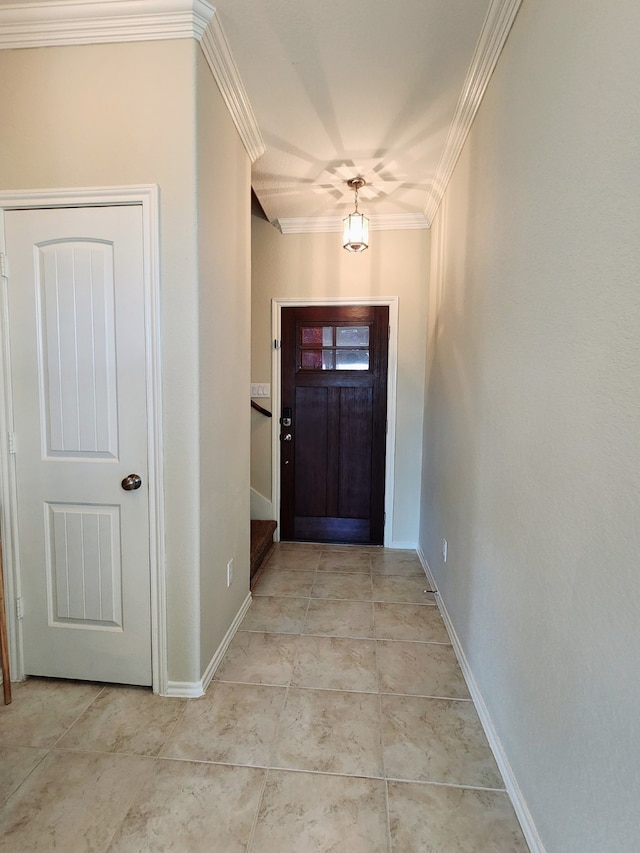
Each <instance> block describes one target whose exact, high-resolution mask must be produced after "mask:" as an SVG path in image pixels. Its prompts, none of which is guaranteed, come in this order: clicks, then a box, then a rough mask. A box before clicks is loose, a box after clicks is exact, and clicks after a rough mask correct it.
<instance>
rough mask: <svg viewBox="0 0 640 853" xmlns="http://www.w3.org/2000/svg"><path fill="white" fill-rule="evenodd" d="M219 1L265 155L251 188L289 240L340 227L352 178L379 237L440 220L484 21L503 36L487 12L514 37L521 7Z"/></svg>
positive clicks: (353, 0)
mask: <svg viewBox="0 0 640 853" xmlns="http://www.w3.org/2000/svg"><path fill="white" fill-rule="evenodd" d="M213 2H214V4H215V9H216V15H217V16H218V18H219V22H220V25H221V27H222V30H223V31H224V34H225V36H226V39H227V41H228V44H229V48H230V51H231V54H232V56H233V59H234V60H235V63H236V65H237V69H238V74H239V77H240V79H241V81H242V84H243V85H244V88H245V89H246V94H247V97H248V101H249V103H250V106H251V108H252V110H253V113H254V115H255V119H256V122H257V126H258V128H259V132H260V135H261V136H262V140H263V142H264V147H265V149H266V150H265V152H264V154H262V155H261V156H260V157H259V158H258V159H257V160H256V162H255V163H254V164H253V169H252V184H253V189H254V192H255V193H256V195H257V197H258V199H259V201H260V204H261V205H262V207H263V209H264V211H265V213H266V215H267V217H268V219H269V220H271V221H272V222H275V223H276V224H278V225H279V226H280V227H281V230H285V231H304V230H334V228H335V227H339V219H341V218H342V217H343V216H346V215H347V213H349V212H350V211H351V210H353V202H354V194H353V190H351V189H349V188H348V187H347V185H346V181H347V180H348V179H349V178H352V177H356V176H362V177H364V178H365V180H366V182H367V183H366V186H365V187H364V188H363V189H362V190H361V191H360V194H359V202H360V204H359V207H360V210H361V212H362V213H365V214H366V215H367V216H371V217H372V227H374V228H375V227H376V223H377V225H378V227H426V226H427V225H428V224H430V223H429V219H430V216H429V208H430V207H431V208H433V206H434V203H435V202H437V201H439V198H437V199H434V194H435V195H437V193H435V190H436V189H437V184H438V182H440V183H442V175H440V174H439V166H440V167H441V166H442V164H443V161H445V160H446V159H447V158H446V156H445V155H447V153H448V155H449V158H451V156H455V157H457V154H458V153H459V149H458V150H457V151H456V152H454V154H453V155H452V153H451V152H450V151H449V152H448V151H447V145H448V144H449V147H450V145H451V136H454V135H455V133H452V131H455V129H456V128H455V126H454V124H455V123H454V118H456V110H457V108H459V107H460V106H461V99H464V95H465V86H466V84H468V83H469V81H470V79H472V78H473V74H474V73H475V74H476V76H477V75H478V68H477V67H476V68H475V72H474V67H473V63H474V59H475V61H476V65H477V63H478V57H477V53H478V52H477V51H476V47H477V46H478V44H479V40H480V37H481V34H482V33H483V25H485V22H489V23H490V24H492V32H491V33H490V35H495V25H496V22H495V20H494V21H493V22H492V21H491V20H490V19H491V15H488V13H489V12H490V10H491V9H492V8H493V12H494V15H493V17H494V19H498V22H499V24H498V25H499V26H502V27H503V28H504V25H505V22H504V20H502V18H503V17H504V8H505V6H509V7H513V5H514V4H513V3H505V2H504V0H503V2H496V0H493V2H490V0H393V2H392V0H322V2H317V0H261V2H256V0H213ZM496 7H498V8H497V11H496ZM509 24H510V21H509ZM486 30H487V27H486V26H485V27H484V31H486ZM507 31H508V30H507ZM486 37H487V34H486V32H485V39H486ZM505 37H506V34H505ZM501 47H502V43H501V44H500V48H501ZM496 59H497V56H496ZM494 64H495V62H494ZM492 68H493V66H492V67H491V69H490V70H492ZM481 71H482V69H481ZM484 73H485V75H486V70H485V72H484ZM489 73H490V72H489ZM485 82H486V81H485ZM458 111H459V110H458ZM457 118H458V120H459V118H460V117H459V116H457ZM465 135H466V133H465ZM440 171H441V170H440ZM436 206H437V204H436ZM433 212H435V211H433ZM318 218H320V219H318ZM322 218H325V219H324V226H326V227H323V226H322V225H319V224H318V223H319V222H321V221H323V220H322ZM331 219H333V220H335V221H330V220H331ZM314 220H316V221H314ZM394 223H395V226H394Z"/></svg>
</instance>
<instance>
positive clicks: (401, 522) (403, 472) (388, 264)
mask: <svg viewBox="0 0 640 853" xmlns="http://www.w3.org/2000/svg"><path fill="white" fill-rule="evenodd" d="M252 245H253V254H252V265H253V270H252V277H253V292H252V357H251V359H252V360H251V381H252V382H273V378H272V376H271V354H272V345H273V337H274V335H273V334H272V330H271V300H272V299H274V298H277V297H279V298H295V299H305V298H306V299H310V298H332V297H336V298H337V297H361V296H366V297H382V296H398V297H399V332H398V338H399V341H398V390H397V432H396V447H395V460H396V475H395V506H394V519H393V531H394V533H393V538H394V542H395V543H399V544H405V545H407V546H410V545H414V546H415V543H416V542H417V537H418V516H419V501H420V460H421V455H422V449H421V435H422V416H423V394H424V352H425V342H426V337H425V336H426V306H427V286H426V278H427V275H428V266H429V233H428V232H427V231H421V230H416V231H374V232H373V233H372V234H371V245H370V247H369V249H367V251H366V252H363V253H362V254H350V253H349V252H345V250H344V249H343V248H342V245H341V235H340V234H287V235H282V234H280V233H279V232H278V231H276V229H275V228H274V227H273V226H272V225H270V224H269V223H268V222H265V221H264V219H260V218H259V217H257V216H253V217H252ZM265 404H266V406H267V407H268V406H269V405H270V401H268V400H267V401H265ZM274 414H275V415H276V416H277V413H274ZM251 439H252V440H251V471H252V474H251V477H252V481H251V484H252V486H253V488H254V489H256V490H257V491H258V492H260V493H261V494H263V495H264V496H265V497H267V498H269V499H270V498H271V424H270V422H269V421H267V419H266V418H264V417H263V416H261V415H258V414H257V413H252V437H251ZM390 451H391V452H392V451H393V448H388V452H390ZM388 544H392V543H388Z"/></svg>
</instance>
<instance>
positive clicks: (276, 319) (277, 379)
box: [271, 296, 398, 547]
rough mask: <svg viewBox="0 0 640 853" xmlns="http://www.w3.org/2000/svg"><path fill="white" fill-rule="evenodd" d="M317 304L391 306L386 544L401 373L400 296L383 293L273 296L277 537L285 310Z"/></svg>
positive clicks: (390, 537) (387, 540) (390, 539)
mask: <svg viewBox="0 0 640 853" xmlns="http://www.w3.org/2000/svg"><path fill="white" fill-rule="evenodd" d="M314 305H339V306H348V305H354V306H357V305H372V306H377V305H387V306H388V307H389V354H388V364H387V448H386V454H385V490H384V512H385V522H384V544H385V546H386V547H390V545H391V543H392V542H393V497H394V489H395V461H396V460H395V457H396V388H397V376H398V297H397V296H382V297H378V298H372V297H368V296H356V297H346V296H336V297H333V298H332V297H323V298H321V299H293V298H291V299H284V298H282V299H272V300H271V329H272V333H273V339H274V346H273V352H272V358H271V384H272V387H271V405H272V409H273V420H272V427H271V500H272V503H273V512H274V517H275V520H276V521H277V523H278V527H277V529H276V532H275V536H274V538H275V539H276V541H279V540H280V491H281V489H280V410H281V406H282V402H281V401H282V387H281V384H282V375H281V374H282V350H281V349H280V343H281V341H282V334H281V330H282V309H283V308H309V307H312V306H314Z"/></svg>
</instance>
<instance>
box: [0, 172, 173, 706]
mask: <svg viewBox="0 0 640 853" xmlns="http://www.w3.org/2000/svg"><path fill="white" fill-rule="evenodd" d="M118 205H138V206H141V208H142V241H143V256H144V273H143V276H144V281H143V287H144V297H145V298H144V302H145V328H144V330H143V331H144V338H145V351H146V367H147V377H146V378H147V447H148V451H147V455H148V466H149V548H150V551H149V564H150V565H149V570H150V584H151V672H152V686H153V692H154V693H161V694H166V692H167V686H168V670H167V633H166V622H167V620H166V566H165V549H164V506H163V494H164V489H163V483H162V480H163V466H162V381H161V372H160V370H161V358H160V355H161V353H160V264H159V243H160V230H159V191H158V186H157V185H155V184H145V185H140V186H137V185H136V186H120V187H96V188H87V189H76V188H74V189H50V190H49V189H46V190H24V191H20V190H16V191H6V192H0V256H1V257H2V259H3V261H5V259H6V244H5V229H4V214H5V211H7V210H29V209H37V208H55V207H60V208H65V207H114V206H118ZM9 260H10V259H9ZM10 273H11V271H10V270H7V264H6V262H3V263H2V265H1V266H0V282H1V288H2V290H1V292H0V377H1V378H2V383H3V390H2V392H1V393H0V433H1V434H2V435H3V436H5V437H6V439H5V440H2V441H0V499H1V500H2V508H1V510H0V525H1V531H2V554H3V564H4V576H5V589H6V598H5V600H6V604H7V607H6V610H7V629H8V636H9V651H10V661H11V672H12V679H13V680H22V679H23V678H24V677H25V672H24V658H23V645H22V643H23V639H22V620H21V619H20V616H19V612H18V607H19V604H20V601H21V580H20V565H19V557H18V549H17V540H18V535H17V534H18V527H17V484H16V476H15V458H14V456H13V455H12V453H11V452H10V443H9V435H10V432H11V425H12V424H13V395H12V389H11V362H10V348H9V313H8V298H7V275H10Z"/></svg>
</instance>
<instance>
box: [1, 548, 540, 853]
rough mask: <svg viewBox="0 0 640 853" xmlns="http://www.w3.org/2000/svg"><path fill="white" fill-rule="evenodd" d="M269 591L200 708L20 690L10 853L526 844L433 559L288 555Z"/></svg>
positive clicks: (7, 784) (112, 690)
mask: <svg viewBox="0 0 640 853" xmlns="http://www.w3.org/2000/svg"><path fill="white" fill-rule="evenodd" d="M253 593H254V601H253V603H252V605H251V608H250V610H249V612H248V613H247V615H246V617H245V619H244V621H243V623H242V625H241V630H240V631H239V632H238V633H237V634H236V637H235V638H234V640H233V642H232V643H231V645H230V647H229V649H228V651H227V653H226V655H225V658H224V660H223V662H222V664H221V666H220V667H219V669H218V671H217V673H216V676H215V680H214V681H213V682H212V684H211V686H210V687H209V689H208V691H207V694H206V696H204V697H203V698H201V699H193V700H180V699H169V698H163V697H158V696H154V695H152V694H150V693H149V692H148V691H146V690H142V689H137V688H126V687H110V686H103V685H98V684H88V683H85V684H82V683H57V682H54V681H48V680H46V679H30V680H28V681H27V682H25V683H23V684H18V685H15V694H14V697H15V698H14V703H13V704H12V705H11V706H9V707H7V708H2V709H0V795H1V797H2V800H3V801H4V805H3V806H2V809H1V810H0V850H7V851H9V850H11V851H16V850H29V851H35V850H43V851H44V850H52V849H60V850H64V851H65V853H70V851H87V850H92V851H103V850H104V851H107V850H113V851H116V850H117V851H136V853H139V851H160V850H173V851H185V853H187V851H188V853H193V852H194V851H213V853H222V851H225V852H226V851H234V853H235V851H238V853H241V851H247V853H293V852H294V851H295V853H307V851H309V853H327V851H349V853H389V851H391V853H412V851H416V853H417V851H439V853H454V851H455V853H458V851H469V853H471V851H473V853H500V852H501V851H502V853H518V851H523V853H524V851H526V850H527V846H526V843H525V842H524V839H523V837H522V834H521V831H520V828H519V826H518V823H517V820H516V818H515V815H514V812H513V809H512V807H511V805H510V802H509V799H508V797H507V795H506V793H505V792H504V789H503V784H502V780H501V778H500V773H499V771H498V768H497V766H496V764H495V761H494V759H493V756H492V754H491V751H490V749H489V746H488V744H487V741H486V738H485V736H484V734H483V731H482V728H481V725H480V722H479V720H478V717H477V715H476V712H475V709H474V707H473V704H472V702H471V700H470V698H469V694H468V691H467V688H466V685H465V683H464V680H463V677H462V673H461V671H460V669H459V667H458V664H457V662H456V660H455V657H454V653H453V650H452V647H451V646H450V645H449V644H448V637H447V634H446V630H445V627H444V623H443V622H442V619H441V617H440V615H439V613H438V610H437V608H436V606H435V597H434V595H433V594H432V593H431V592H430V591H429V590H428V587H427V582H426V579H425V576H424V572H423V570H422V567H421V565H420V562H419V560H418V558H417V557H416V555H415V553H413V552H409V551H390V550H385V549H381V548H354V547H352V548H347V547H344V548H340V547H339V546H320V545H318V546H313V545H295V544H290V543H281V544H280V545H277V546H276V547H275V549H274V551H273V553H272V556H271V558H270V560H269V562H268V564H267V566H266V567H265V569H264V570H263V571H262V573H261V575H260V576H259V577H258V580H257V583H256V586H255V589H254V591H253ZM7 797H8V799H6V798H7Z"/></svg>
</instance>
